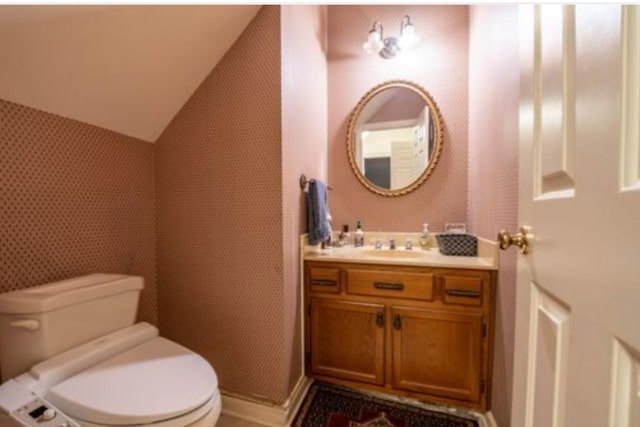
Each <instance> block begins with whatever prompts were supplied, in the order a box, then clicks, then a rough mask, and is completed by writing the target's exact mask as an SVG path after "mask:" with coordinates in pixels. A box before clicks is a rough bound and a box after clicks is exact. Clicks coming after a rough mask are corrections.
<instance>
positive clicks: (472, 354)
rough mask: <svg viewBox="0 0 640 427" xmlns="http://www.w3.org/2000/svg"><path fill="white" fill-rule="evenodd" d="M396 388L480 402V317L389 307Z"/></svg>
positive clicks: (476, 315)
mask: <svg viewBox="0 0 640 427" xmlns="http://www.w3.org/2000/svg"><path fill="white" fill-rule="evenodd" d="M391 312H392V318H391V319H390V322H391V323H392V325H393V326H392V327H393V333H392V335H393V338H392V345H393V349H392V354H393V380H392V385H393V387H394V388H398V389H401V390H408V391H417V392H421V393H429V394H434V395H437V396H443V397H451V398H455V399H463V400H467V401H469V402H479V401H480V381H481V378H480V377H481V362H482V357H481V352H482V315H481V314H479V313H477V314H468V313H459V312H458V313H456V312H447V311H435V310H427V309H417V308H416V309H413V308H398V307H393V308H392V309H391Z"/></svg>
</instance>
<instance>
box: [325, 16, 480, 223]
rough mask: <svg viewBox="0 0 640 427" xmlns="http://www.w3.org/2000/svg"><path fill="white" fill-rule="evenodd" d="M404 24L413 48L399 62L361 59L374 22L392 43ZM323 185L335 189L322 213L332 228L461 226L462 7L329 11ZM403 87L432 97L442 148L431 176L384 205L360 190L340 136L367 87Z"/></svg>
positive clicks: (465, 22) (465, 24) (465, 44)
mask: <svg viewBox="0 0 640 427" xmlns="http://www.w3.org/2000/svg"><path fill="white" fill-rule="evenodd" d="M405 14H409V15H410V16H411V20H412V21H413V24H414V25H415V28H416V31H417V33H418V35H419V36H420V37H421V42H420V44H419V45H418V46H417V47H416V48H415V49H414V50H413V51H411V52H410V53H409V54H407V55H404V56H403V57H401V58H394V59H392V60H385V59H382V58H380V57H378V56H374V55H371V56H369V55H367V54H365V53H364V52H363V51H362V48H361V47H362V43H363V42H364V40H365V38H366V36H367V34H368V32H369V29H370V28H371V25H372V24H373V22H374V21H376V20H377V21H380V22H381V23H382V25H383V26H384V29H385V34H386V35H398V32H399V29H400V20H401V19H402V17H403V16H404V15H405ZM328 25H329V26H328V34H329V51H328V60H329V65H328V66H329V98H328V105H329V107H328V109H329V118H328V119H329V131H328V132H329V134H328V138H329V146H328V159H329V164H328V179H329V183H330V184H331V185H333V186H334V187H335V190H334V191H333V192H332V193H331V200H330V209H331V213H332V215H333V218H334V228H335V229H339V228H340V226H341V225H342V224H350V225H351V228H352V229H353V228H354V227H355V222H356V220H357V219H361V220H362V224H363V228H364V230H365V231H366V230H370V231H376V230H388V231H411V230H415V231H419V230H420V229H421V224H422V223H424V222H428V223H430V224H431V229H432V230H434V231H440V230H442V229H443V228H444V223H445V222H466V220H467V130H468V129H467V126H468V116H467V114H468V53H469V8H468V7H467V6H439V5H438V6H432V5H429V6H419V5H407V6H370V5H357V6H356V5H354V6H329V22H328ZM391 79H407V80H411V81H414V82H415V83H418V84H419V85H421V86H423V87H424V88H425V89H426V90H427V91H429V93H430V94H431V95H432V96H433V98H434V99H435V101H436V102H437V104H438V106H439V107H440V110H441V112H442V117H443V119H444V148H443V151H442V157H441V158H440V162H439V163H438V165H437V167H436V169H435V171H434V173H433V174H432V176H431V177H429V179H428V180H427V181H426V182H425V184H424V185H423V186H421V187H420V188H418V189H417V190H416V191H414V192H413V193H411V194H409V195H406V196H403V197H397V198H384V197H381V196H378V195H376V194H374V193H372V192H370V191H368V190H367V189H366V188H365V187H364V186H362V185H361V184H360V182H359V181H358V180H357V178H356V176H355V175H354V173H353V172H352V170H351V168H350V167H349V164H348V161H347V154H346V153H347V150H346V146H347V143H346V137H347V136H346V129H347V125H348V121H349V116H350V114H351V111H352V109H353V108H354V107H355V106H356V104H357V103H358V101H359V99H360V98H361V97H362V96H363V95H364V94H365V93H366V92H367V91H368V90H369V89H370V88H371V87H373V86H375V85H377V84H379V83H381V82H384V81H387V80H391Z"/></svg>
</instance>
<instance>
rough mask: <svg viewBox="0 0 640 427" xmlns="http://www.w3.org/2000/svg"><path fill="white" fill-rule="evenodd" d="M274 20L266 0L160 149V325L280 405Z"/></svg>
mask: <svg viewBox="0 0 640 427" xmlns="http://www.w3.org/2000/svg"><path fill="white" fill-rule="evenodd" d="M280 24H281V23H280V8H279V7H276V6H265V7H263V8H262V9H261V10H260V11H259V12H258V14H257V15H256V17H255V18H254V19H253V21H252V22H251V23H250V24H249V26H248V27H247V28H246V29H245V31H244V32H243V33H242V35H241V36H240V37H239V39H238V40H237V41H236V43H235V44H234V45H233V46H232V48H231V49H230V50H229V51H228V52H227V53H226V55H225V56H224V58H223V59H222V60H221V61H220V62H219V63H218V65H217V66H216V68H214V69H213V71H212V72H211V74H210V75H209V76H208V77H207V78H206V79H205V80H204V82H203V83H202V84H201V86H200V87H199V88H198V89H197V90H196V92H195V93H194V95H193V96H192V97H191V98H190V99H189V101H188V102H187V103H186V104H185V105H184V107H183V108H182V109H181V111H180V112H179V113H178V115H177V116H176V117H175V118H174V120H173V121H172V122H171V124H170V125H169V126H168V127H167V129H166V130H165V132H164V133H163V134H162V136H161V137H160V138H159V140H158V142H157V143H156V147H155V148H156V159H157V162H156V182H157V187H156V188H157V192H156V197H157V201H158V219H157V221H158V228H157V230H158V231H157V238H158V283H159V293H158V296H159V308H160V318H159V320H160V330H161V332H162V334H164V335H165V336H166V337H168V338H169V339H172V340H175V341H177V342H179V343H182V344H184V345H185V346H187V347H189V348H191V349H193V350H194V351H196V352H198V353H200V354H202V355H203V356H204V357H205V358H206V359H208V360H209V361H210V362H211V364H212V365H213V367H214V369H215V370H216V372H217V373H218V377H219V380H220V387H221V388H222V389H223V390H227V391H232V392H236V393H241V394H244V395H251V396H254V397H256V398H259V399H264V400H271V401H275V402H283V401H284V400H285V399H286V398H287V397H288V394H287V391H288V376H289V373H288V369H290V368H291V364H289V365H287V359H288V357H289V356H287V355H285V351H286V350H285V348H286V346H285V328H284V324H285V318H284V316H285V308H284V304H285V301H284V300H285V297H284V286H283V283H284V277H285V273H284V271H283V229H284V228H283V227H284V226H285V225H284V224H283V221H284V220H285V218H284V217H283V199H284V196H283V183H282V179H283V171H282V169H283V168H282V156H283V147H282V145H281V138H282V129H281V114H282V110H281V71H280V64H281V55H280V49H281V45H280V43H281V38H280ZM286 227H292V226H291V225H290V224H289V223H287V224H286ZM289 332H290V333H291V331H289ZM288 338H289V339H290V340H291V339H292V338H291V337H288ZM288 345H289V346H291V342H289V344H288ZM289 358H290V357H289ZM294 369H299V368H297V367H295V366H294Z"/></svg>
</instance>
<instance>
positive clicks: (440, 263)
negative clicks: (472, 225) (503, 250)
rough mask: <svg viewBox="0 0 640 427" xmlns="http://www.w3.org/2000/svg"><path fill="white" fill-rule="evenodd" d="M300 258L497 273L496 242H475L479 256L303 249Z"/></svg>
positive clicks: (433, 249)
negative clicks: (494, 271) (492, 271)
mask: <svg viewBox="0 0 640 427" xmlns="http://www.w3.org/2000/svg"><path fill="white" fill-rule="evenodd" d="M302 257H303V259H304V260H305V261H323V262H353V263H361V264H386V265H407V266H421V267H440V268H468V269H476V270H497V269H498V245H497V243H496V242H493V241H490V240H485V239H480V238H479V239H478V256H475V257H470V256H448V255H443V254H441V253H440V250H439V249H438V248H437V247H431V248H429V249H427V250H423V249H421V248H419V247H418V248H414V249H413V250H406V249H404V248H403V247H399V248H398V249H395V250H393V251H391V250H389V249H383V250H376V249H374V247H373V246H369V245H367V246H364V247H361V248H355V247H352V246H348V247H341V248H327V249H320V246H309V245H303V247H302Z"/></svg>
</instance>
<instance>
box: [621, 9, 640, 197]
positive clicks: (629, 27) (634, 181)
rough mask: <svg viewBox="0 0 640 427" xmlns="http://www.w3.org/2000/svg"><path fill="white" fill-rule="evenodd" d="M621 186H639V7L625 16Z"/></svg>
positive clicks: (624, 14) (623, 19) (624, 11)
mask: <svg viewBox="0 0 640 427" xmlns="http://www.w3.org/2000/svg"><path fill="white" fill-rule="evenodd" d="M622 25H623V28H622V54H623V58H622V62H623V70H622V76H623V78H622V138H621V144H622V147H621V150H620V151H621V154H622V157H621V161H620V166H621V169H622V170H621V173H620V188H621V189H628V190H633V189H640V9H639V8H637V7H626V8H624V10H623V16H622Z"/></svg>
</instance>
